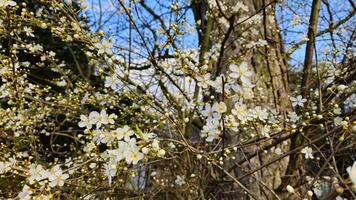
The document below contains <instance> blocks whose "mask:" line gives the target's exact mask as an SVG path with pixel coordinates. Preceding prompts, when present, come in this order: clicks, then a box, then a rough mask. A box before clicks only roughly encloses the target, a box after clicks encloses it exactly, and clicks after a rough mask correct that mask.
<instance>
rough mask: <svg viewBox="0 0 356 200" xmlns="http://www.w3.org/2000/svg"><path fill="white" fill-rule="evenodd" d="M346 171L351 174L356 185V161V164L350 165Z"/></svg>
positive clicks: (355, 162)
mask: <svg viewBox="0 0 356 200" xmlns="http://www.w3.org/2000/svg"><path fill="white" fill-rule="evenodd" d="M346 171H347V173H348V174H349V176H350V179H351V181H352V183H353V184H354V185H356V161H354V164H353V165H352V166H350V167H348V168H347V169H346Z"/></svg>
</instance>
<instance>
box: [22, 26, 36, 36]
mask: <svg viewBox="0 0 356 200" xmlns="http://www.w3.org/2000/svg"><path fill="white" fill-rule="evenodd" d="M23 30H24V32H25V33H26V35H27V36H29V37H35V35H34V34H33V30H32V28H31V27H27V26H25V27H23Z"/></svg>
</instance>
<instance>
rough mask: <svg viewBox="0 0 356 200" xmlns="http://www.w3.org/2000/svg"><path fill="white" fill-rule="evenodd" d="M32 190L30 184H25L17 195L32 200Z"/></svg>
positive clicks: (25, 199) (24, 199) (23, 199)
mask: <svg viewBox="0 0 356 200" xmlns="http://www.w3.org/2000/svg"><path fill="white" fill-rule="evenodd" d="M32 193H33V192H32V190H31V188H30V187H29V186H28V185H24V186H23V188H22V190H21V192H20V193H19V194H18V195H17V197H18V198H19V199H21V200H31V199H32Z"/></svg>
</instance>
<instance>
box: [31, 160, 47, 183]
mask: <svg viewBox="0 0 356 200" xmlns="http://www.w3.org/2000/svg"><path fill="white" fill-rule="evenodd" d="M29 173H30V177H29V178H28V180H29V181H30V182H32V181H34V180H36V181H41V180H43V179H46V178H47V177H48V176H49V172H48V171H47V170H45V169H44V168H43V167H42V165H35V164H32V165H30V167H29Z"/></svg>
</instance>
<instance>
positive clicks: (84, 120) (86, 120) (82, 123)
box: [78, 115, 93, 129]
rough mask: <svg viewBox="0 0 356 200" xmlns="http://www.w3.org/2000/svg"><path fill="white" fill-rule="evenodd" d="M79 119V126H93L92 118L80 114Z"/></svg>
mask: <svg viewBox="0 0 356 200" xmlns="http://www.w3.org/2000/svg"><path fill="white" fill-rule="evenodd" d="M80 120H81V121H80V122H79V123H78V126H79V127H81V128H83V127H85V128H86V129H91V128H92V127H93V124H92V120H91V119H90V117H87V116H85V115H80Z"/></svg>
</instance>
